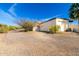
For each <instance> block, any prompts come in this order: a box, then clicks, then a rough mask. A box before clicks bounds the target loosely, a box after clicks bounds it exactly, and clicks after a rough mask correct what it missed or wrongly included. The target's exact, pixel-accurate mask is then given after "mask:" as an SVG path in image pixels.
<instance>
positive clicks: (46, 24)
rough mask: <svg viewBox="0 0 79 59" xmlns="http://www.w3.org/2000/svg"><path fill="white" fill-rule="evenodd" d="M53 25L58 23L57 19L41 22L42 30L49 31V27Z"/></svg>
mask: <svg viewBox="0 0 79 59" xmlns="http://www.w3.org/2000/svg"><path fill="white" fill-rule="evenodd" d="M52 25H56V20H51V21H48V22H45V23H43V24H41V25H40V30H41V31H49V27H50V26H52Z"/></svg>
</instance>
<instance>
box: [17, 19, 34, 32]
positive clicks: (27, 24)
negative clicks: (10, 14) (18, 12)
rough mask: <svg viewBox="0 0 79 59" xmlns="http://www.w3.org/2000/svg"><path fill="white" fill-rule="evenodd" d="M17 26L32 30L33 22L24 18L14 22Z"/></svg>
mask: <svg viewBox="0 0 79 59" xmlns="http://www.w3.org/2000/svg"><path fill="white" fill-rule="evenodd" d="M16 24H18V25H19V26H21V27H22V28H23V29H24V30H25V31H32V29H33V26H34V23H33V22H31V21H26V20H18V21H17V22H16Z"/></svg>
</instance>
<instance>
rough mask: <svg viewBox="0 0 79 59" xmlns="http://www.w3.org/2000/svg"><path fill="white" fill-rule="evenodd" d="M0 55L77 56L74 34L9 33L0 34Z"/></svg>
mask: <svg viewBox="0 0 79 59" xmlns="http://www.w3.org/2000/svg"><path fill="white" fill-rule="evenodd" d="M0 55H9V56H10V55H18V56H20V55H23V56H53V55H79V35H77V34H76V33H61V34H47V33H42V32H9V33H4V34H0Z"/></svg>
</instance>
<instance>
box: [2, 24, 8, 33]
mask: <svg viewBox="0 0 79 59" xmlns="http://www.w3.org/2000/svg"><path fill="white" fill-rule="evenodd" d="M8 30H9V28H8V26H7V25H4V24H0V33H5V32H8Z"/></svg>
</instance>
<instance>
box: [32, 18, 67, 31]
mask: <svg viewBox="0 0 79 59" xmlns="http://www.w3.org/2000/svg"><path fill="white" fill-rule="evenodd" d="M52 25H58V26H60V29H59V31H60V32H64V31H65V30H66V29H68V27H69V19H65V18H52V19H49V20H47V21H44V22H40V23H37V24H36V26H34V27H33V31H39V30H40V31H49V27H50V26H52Z"/></svg>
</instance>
